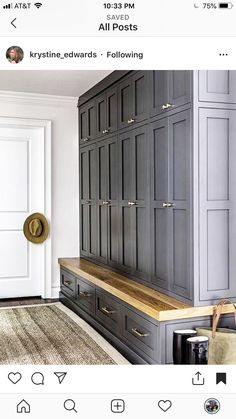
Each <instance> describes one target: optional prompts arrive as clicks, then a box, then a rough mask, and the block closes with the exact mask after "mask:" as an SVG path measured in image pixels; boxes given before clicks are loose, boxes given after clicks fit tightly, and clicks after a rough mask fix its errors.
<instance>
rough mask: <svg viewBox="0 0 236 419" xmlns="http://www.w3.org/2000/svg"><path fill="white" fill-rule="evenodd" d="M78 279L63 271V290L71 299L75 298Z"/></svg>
mask: <svg viewBox="0 0 236 419" xmlns="http://www.w3.org/2000/svg"><path fill="white" fill-rule="evenodd" d="M75 284H76V278H75V277H74V275H72V274H71V273H69V272H67V271H65V270H64V269H61V290H62V292H64V293H65V294H67V295H69V296H70V297H73V298H74V297H75Z"/></svg>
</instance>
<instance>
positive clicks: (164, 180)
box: [151, 118, 168, 204]
mask: <svg viewBox="0 0 236 419" xmlns="http://www.w3.org/2000/svg"><path fill="white" fill-rule="evenodd" d="M151 159H152V160H151V167H152V200H154V201H160V204H161V203H162V202H165V201H167V199H168V121H167V119H166V118H165V119H163V120H161V121H158V122H156V123H154V124H152V125H151Z"/></svg>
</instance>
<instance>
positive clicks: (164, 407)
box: [158, 400, 172, 412]
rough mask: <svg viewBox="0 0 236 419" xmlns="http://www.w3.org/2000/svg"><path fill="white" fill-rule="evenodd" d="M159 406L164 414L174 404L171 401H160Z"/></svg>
mask: <svg viewBox="0 0 236 419" xmlns="http://www.w3.org/2000/svg"><path fill="white" fill-rule="evenodd" d="M158 406H159V407H160V409H161V410H163V412H167V410H169V409H170V408H171V406H172V403H171V401H170V400H159V402H158Z"/></svg>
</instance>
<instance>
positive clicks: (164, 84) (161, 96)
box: [150, 70, 168, 116]
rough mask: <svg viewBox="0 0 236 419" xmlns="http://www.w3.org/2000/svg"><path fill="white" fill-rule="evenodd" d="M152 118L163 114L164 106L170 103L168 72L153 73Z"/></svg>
mask: <svg viewBox="0 0 236 419" xmlns="http://www.w3.org/2000/svg"><path fill="white" fill-rule="evenodd" d="M150 98H151V116H155V115H159V114H161V113H163V109H162V105H163V104H165V103H167V102H168V76H167V71H166V70H155V71H151V86H150Z"/></svg>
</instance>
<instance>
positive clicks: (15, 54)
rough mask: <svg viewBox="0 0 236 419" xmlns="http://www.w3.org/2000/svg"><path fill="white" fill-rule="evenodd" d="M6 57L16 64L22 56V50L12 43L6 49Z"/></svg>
mask: <svg viewBox="0 0 236 419" xmlns="http://www.w3.org/2000/svg"><path fill="white" fill-rule="evenodd" d="M6 58H7V60H8V61H9V62H10V63H11V64H18V63H20V62H21V61H22V60H23V58H24V51H23V49H22V48H21V47H18V46H16V45H13V46H11V47H10V48H8V49H7V52H6Z"/></svg>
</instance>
